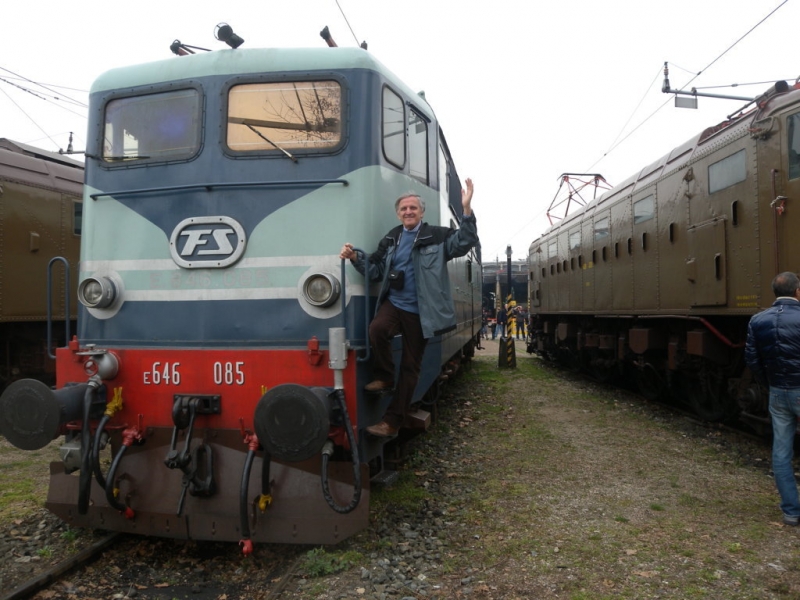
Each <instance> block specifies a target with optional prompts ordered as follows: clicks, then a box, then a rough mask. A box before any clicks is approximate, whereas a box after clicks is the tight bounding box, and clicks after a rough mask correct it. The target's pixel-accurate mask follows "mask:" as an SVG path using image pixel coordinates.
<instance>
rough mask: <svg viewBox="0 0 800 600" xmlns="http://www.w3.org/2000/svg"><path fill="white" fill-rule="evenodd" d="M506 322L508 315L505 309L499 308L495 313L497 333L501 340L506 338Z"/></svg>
mask: <svg viewBox="0 0 800 600" xmlns="http://www.w3.org/2000/svg"><path fill="white" fill-rule="evenodd" d="M507 322H508V313H507V312H506V309H505V307H502V306H501V307H500V309H499V310H498V311H497V333H498V334H499V335H500V337H501V338H504V337H506V323H507Z"/></svg>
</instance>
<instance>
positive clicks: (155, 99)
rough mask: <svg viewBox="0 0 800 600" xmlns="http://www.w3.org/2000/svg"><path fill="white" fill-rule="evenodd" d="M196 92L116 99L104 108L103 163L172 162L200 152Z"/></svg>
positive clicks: (199, 101)
mask: <svg viewBox="0 0 800 600" xmlns="http://www.w3.org/2000/svg"><path fill="white" fill-rule="evenodd" d="M201 109H202V102H201V98H200V93H199V92H198V91H197V90H193V89H191V90H178V91H175V92H164V93H160V94H147V95H144V96H133V97H129V98H118V99H116V100H112V101H111V102H109V103H108V104H107V105H106V113H105V129H104V139H103V160H105V161H109V162H117V161H129V160H147V159H155V160H173V159H185V158H190V157H192V156H194V155H195V154H196V153H197V151H198V150H199V149H200V135H201Z"/></svg>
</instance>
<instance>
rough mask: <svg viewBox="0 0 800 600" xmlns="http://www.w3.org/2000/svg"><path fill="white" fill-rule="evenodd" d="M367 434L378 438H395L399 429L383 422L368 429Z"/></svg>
mask: <svg viewBox="0 0 800 600" xmlns="http://www.w3.org/2000/svg"><path fill="white" fill-rule="evenodd" d="M367 433H368V434H370V435H374V436H376V437H394V436H396V435H397V427H392V426H391V425H389V424H388V423H387V422H386V421H381V422H380V423H378V424H377V425H370V426H369V427H367Z"/></svg>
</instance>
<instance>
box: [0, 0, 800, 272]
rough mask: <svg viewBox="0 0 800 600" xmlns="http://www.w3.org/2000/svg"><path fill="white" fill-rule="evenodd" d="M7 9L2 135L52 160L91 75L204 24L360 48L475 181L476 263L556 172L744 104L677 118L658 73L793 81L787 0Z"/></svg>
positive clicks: (540, 211) (524, 236)
mask: <svg viewBox="0 0 800 600" xmlns="http://www.w3.org/2000/svg"><path fill="white" fill-rule="evenodd" d="M6 12H7V13H9V14H7V15H6V17H7V23H8V26H6V27H4V28H3V35H2V36H0V137H6V138H10V139H12V140H15V141H18V142H23V143H26V144H31V145H34V146H38V147H41V148H44V149H46V150H51V151H57V150H58V149H59V148H66V147H67V143H68V138H69V132H70V131H72V132H74V142H73V145H74V148H75V149H76V150H78V149H82V148H83V147H84V143H85V137H86V134H85V130H86V124H87V114H86V103H87V97H88V90H89V89H90V87H91V84H92V81H93V80H94V79H95V78H97V77H98V76H99V75H100V74H101V73H103V72H105V71H107V70H109V69H112V68H115V67H119V66H126V65H133V64H139V63H143V62H150V61H153V60H162V59H165V58H170V57H173V55H172V54H171V52H170V50H169V46H170V44H171V43H172V41H173V40H175V39H179V40H180V41H181V42H183V43H185V44H190V45H193V46H200V47H203V48H209V49H223V48H226V46H225V45H224V44H222V42H219V41H217V40H216V39H214V36H213V32H214V28H215V26H216V25H217V24H218V23H221V22H226V23H229V24H230V25H231V26H232V28H233V30H234V31H235V32H236V33H237V34H238V35H240V36H241V37H243V38H244V40H245V44H244V47H248V48H255V47H324V41H323V40H322V38H321V37H320V36H319V32H320V31H321V30H322V28H323V27H325V26H326V25H327V26H328V27H329V29H330V31H331V33H332V35H333V37H334V39H335V40H336V42H337V43H338V45H339V46H356V45H357V44H358V43H360V42H362V41H366V42H367V44H368V47H369V52H371V53H372V54H373V55H374V56H375V57H377V58H378V60H380V61H381V62H382V63H383V64H384V65H386V66H387V67H388V68H389V69H390V70H391V71H393V72H394V73H395V74H396V75H398V76H399V77H400V78H401V79H403V80H404V81H405V82H406V83H407V84H408V85H409V86H410V87H411V88H412V89H415V90H418V91H420V90H423V91H424V92H425V96H426V98H427V100H428V102H429V103H430V105H431V106H432V107H433V109H434V111H435V112H436V115H437V117H438V119H439V122H440V125H441V127H442V129H443V131H444V133H445V136H446V138H447V141H448V145H449V147H450V150H451V153H452V155H453V158H454V161H455V163H456V168H457V170H458V173H459V175H460V176H461V179H462V181H463V180H464V179H465V178H466V177H471V178H472V180H473V181H474V184H475V196H474V199H473V209H474V210H475V214H476V216H477V218H478V230H479V235H480V238H481V243H482V247H483V256H484V260H494V259H495V258H496V257H499V258H500V259H501V260H505V254H506V247H507V246H511V247H512V257H513V260H515V261H516V260H521V259H525V258H526V257H527V252H528V247H529V245H530V244H531V242H532V241H533V240H534V239H536V238H538V237H539V236H540V235H541V234H542V233H543V232H544V231H545V230H546V229H547V227H548V226H549V220H548V218H547V216H546V213H547V210H548V208H549V206H550V204H551V203H552V202H553V201H554V200H561V199H563V197H564V189H565V188H561V193H560V194H559V185H560V183H561V177H560V176H561V174H562V173H600V174H602V175H603V177H604V178H605V180H606V181H608V182H609V183H610V184H611V185H614V184H617V183H621V182H623V181H624V180H626V179H628V178H629V177H630V176H632V175H633V174H635V173H637V172H638V171H639V170H641V169H642V168H643V167H645V166H647V165H649V164H651V163H653V162H655V161H656V160H658V159H659V158H660V157H662V156H663V155H665V154H667V153H668V152H669V151H670V150H671V149H672V148H674V147H676V146H679V145H680V144H682V143H683V142H685V141H686V140H688V139H690V138H692V137H694V136H695V135H696V134H698V133H699V132H700V131H702V130H703V129H705V128H706V127H708V126H710V125H714V124H717V123H719V122H721V121H723V120H725V118H726V116H727V115H729V114H731V113H733V112H735V111H736V110H737V109H739V108H740V107H741V106H742V105H743V104H744V102H742V101H738V100H720V99H713V98H699V99H698V104H699V108H698V109H697V110H692V109H683V108H676V107H674V100H673V98H674V97H673V96H672V95H669V94H663V93H662V92H661V84H662V80H663V68H664V63H665V62H668V63H669V69H670V83H671V86H672V87H673V88H675V89H682V88H684V86H685V89H687V90H689V89H691V88H692V87H697V88H698V91H701V92H716V93H720V94H727V95H734V96H744V97H753V96H757V95H759V94H761V93H763V92H764V91H765V90H766V89H767V88H769V87H770V86H771V85H772V83H773V82H774V81H776V80H778V79H784V80H787V81H789V82H790V83H793V82H794V81H795V80H796V79H797V78H798V77H800V61H798V60H796V57H797V56H798V52H797V24H798V23H800V0H750V1H749V2H730V0H671V1H670V2H668V3H662V2H659V3H653V2H644V1H642V0H560V1H559V2H545V1H543V0H514V1H511V0H494V1H492V2H486V1H478V0H425V1H422V0H404V1H403V2H402V3H400V2H389V1H383V0H338V1H337V0H291V1H287V0H228V1H227V2H208V1H206V0H198V1H196V2H165V1H164V0H159V1H154V0H137V2H134V3H123V4H119V3H109V2H106V1H103V2H100V1H96V0H77V1H76V2H69V3H68V2H63V1H58V2H56V1H54V0H37V1H36V2H14V3H13V8H12V9H9V10H8V11H6ZM43 17H46V18H43ZM12 23H13V26H12V25H11V24H12ZM792 24H794V25H792ZM174 59H175V60H180V59H179V58H178V57H174ZM31 82H36V83H40V84H44V85H46V86H47V87H48V88H49V89H44V88H42V87H40V86H34V85H33V84H32V83H31ZM732 84H736V87H717V86H731V85H732ZM745 84H755V85H745ZM18 86H21V87H24V88H26V89H27V90H30V91H25V90H22V89H20V87H18ZM704 88H715V89H704ZM31 92H34V93H31ZM56 97H57V98H58V100H56ZM589 195H591V193H590V192H589ZM561 210H562V211H563V208H562V209H561ZM562 214H563V213H562Z"/></svg>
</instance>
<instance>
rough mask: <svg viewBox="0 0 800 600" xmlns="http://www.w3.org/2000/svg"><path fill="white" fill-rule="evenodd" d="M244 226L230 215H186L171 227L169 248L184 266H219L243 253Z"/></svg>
mask: <svg viewBox="0 0 800 600" xmlns="http://www.w3.org/2000/svg"><path fill="white" fill-rule="evenodd" d="M246 244H247V238H246V237H245V234H244V228H243V227H242V226H241V225H240V224H239V222H238V221H236V220H234V219H231V218H230V217H190V218H188V219H184V220H183V221H181V222H180V223H178V225H177V227H175V229H173V230H172V237H170V240H169V251H170V253H171V254H172V260H174V261H175V264H177V265H178V266H179V267H183V268H184V269H221V268H224V267H227V266H230V265H232V264H233V263H235V262H236V261H237V260H239V259H240V258H241V257H242V254H244V248H245V246H246Z"/></svg>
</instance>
